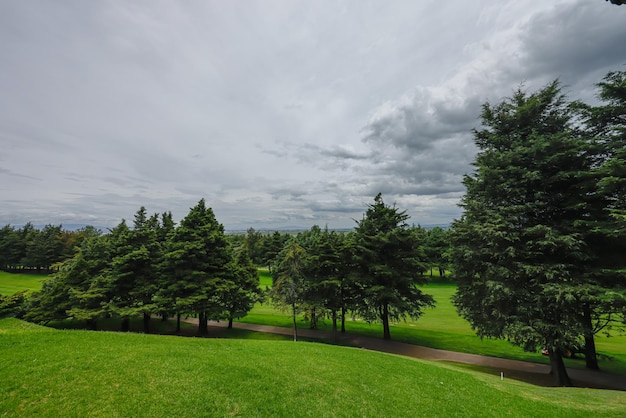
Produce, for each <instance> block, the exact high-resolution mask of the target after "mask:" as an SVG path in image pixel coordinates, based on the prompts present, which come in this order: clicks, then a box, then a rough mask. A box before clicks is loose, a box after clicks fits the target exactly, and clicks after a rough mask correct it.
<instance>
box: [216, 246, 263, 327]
mask: <svg viewBox="0 0 626 418" xmlns="http://www.w3.org/2000/svg"><path fill="white" fill-rule="evenodd" d="M219 293H220V295H221V297H220V299H221V300H220V304H221V305H222V306H223V307H224V314H223V316H222V317H221V318H220V319H227V320H228V328H232V327H233V320H234V319H236V318H241V317H244V316H246V314H247V313H248V312H250V310H251V309H252V308H253V307H254V304H255V302H257V301H259V300H260V298H261V290H260V289H259V274H258V271H257V269H256V267H255V266H254V264H253V263H252V260H251V259H250V257H249V256H248V253H247V252H246V250H245V248H242V249H241V250H240V251H238V253H237V254H236V256H235V257H234V258H233V260H232V261H231V262H230V263H229V264H228V266H227V274H226V275H225V276H224V280H223V281H222V282H221V283H220V285H219Z"/></svg>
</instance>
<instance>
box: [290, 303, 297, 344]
mask: <svg viewBox="0 0 626 418" xmlns="http://www.w3.org/2000/svg"><path fill="white" fill-rule="evenodd" d="M291 312H292V313H293V340H294V341H298V325H297V323H296V304H295V303H292V304H291Z"/></svg>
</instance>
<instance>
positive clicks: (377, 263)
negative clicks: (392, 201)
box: [354, 193, 434, 340]
mask: <svg viewBox="0 0 626 418" xmlns="http://www.w3.org/2000/svg"><path fill="white" fill-rule="evenodd" d="M408 218H409V216H408V215H407V214H406V212H405V211H400V210H399V209H397V208H396V207H395V206H388V205H386V204H385V202H384V201H383V198H382V196H381V194H380V193H379V194H378V195H377V196H376V198H375V199H374V204H373V205H370V206H369V208H368V209H367V211H366V212H365V214H364V216H363V219H362V220H361V221H359V222H358V226H357V227H356V230H355V233H354V244H355V249H354V251H355V258H356V260H355V261H356V265H357V269H358V270H357V271H358V273H357V274H358V275H359V279H358V286H359V290H360V293H361V294H360V296H361V301H362V302H361V303H360V304H359V306H358V308H357V309H358V311H359V312H360V313H361V314H362V315H364V317H365V318H367V319H369V320H373V319H378V320H380V321H381V322H382V324H383V337H384V339H387V340H388V339H391V334H390V331H389V324H390V321H397V320H400V319H402V318H404V317H406V316H409V317H411V318H415V319H417V318H418V317H419V316H420V315H421V314H422V310H423V308H425V307H429V306H433V305H434V299H433V298H432V296H430V295H427V294H424V293H423V292H422V291H421V290H420V289H419V287H418V285H420V284H424V283H425V278H424V276H423V275H422V273H423V272H424V271H425V269H426V267H425V264H424V260H423V258H422V257H420V253H419V250H418V245H417V242H416V240H415V234H414V233H413V232H412V231H411V230H410V228H409V225H408V224H407V223H406V221H407V219H408Z"/></svg>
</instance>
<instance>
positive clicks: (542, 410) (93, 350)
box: [0, 319, 626, 417]
mask: <svg viewBox="0 0 626 418" xmlns="http://www.w3.org/2000/svg"><path fill="white" fill-rule="evenodd" d="M129 348H132V349H129ZM0 375H1V376H2V379H1V380H0V411H2V412H4V413H6V415H8V416H12V415H13V416H80V417H83V416H226V415H235V416H236V415H240V416H316V417H319V416H377V417H379V416H415V415H422V416H502V415H508V416H528V415H529V413H531V412H530V411H532V413H531V415H533V416H550V417H555V416H596V417H597V416H619V415H624V414H626V394H625V393H621V392H614V391H598V390H589V389H557V388H549V389H547V388H539V387H534V386H530V385H527V384H524V383H520V382H516V381H513V380H507V379H505V380H504V381H500V380H499V379H498V378H496V377H492V376H487V375H481V374H479V373H475V372H472V371H461V370H460V369H457V368H454V367H451V366H445V367H442V366H438V365H434V364H432V363H428V362H423V361H418V360H410V359H405V358H401V357H396V356H391V355H385V354H379V353H374V352H369V351H364V350H359V349H353V348H345V347H335V346H329V345H324V344H310V343H304V342H299V343H293V342H283V341H250V340H221V339H195V338H176V337H166V336H153V335H141V334H121V333H120V334H118V333H107V332H88V331H56V330H51V329H48V328H42V327H37V326H33V325H30V324H27V323H24V322H21V321H18V320H15V319H4V320H0Z"/></svg>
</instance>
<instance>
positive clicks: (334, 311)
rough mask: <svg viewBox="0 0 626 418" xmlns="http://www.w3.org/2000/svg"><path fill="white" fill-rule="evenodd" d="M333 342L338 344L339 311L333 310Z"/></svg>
mask: <svg viewBox="0 0 626 418" xmlns="http://www.w3.org/2000/svg"><path fill="white" fill-rule="evenodd" d="M333 342H334V343H336V342H337V311H336V310H334V309H333Z"/></svg>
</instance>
